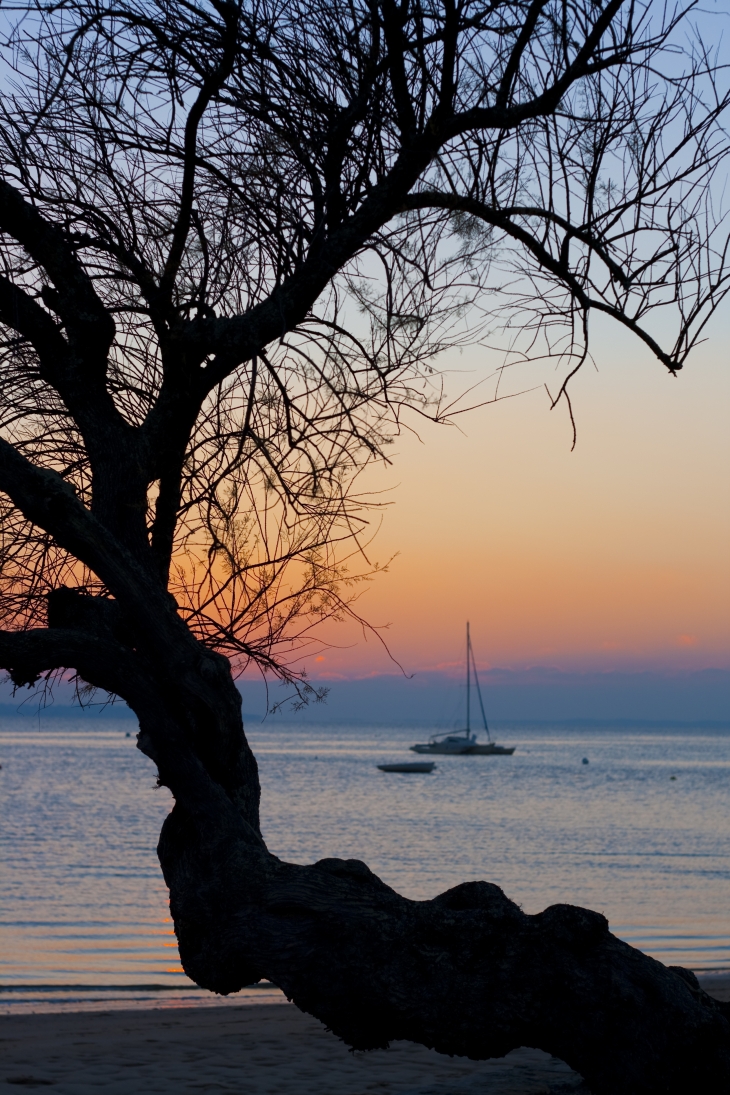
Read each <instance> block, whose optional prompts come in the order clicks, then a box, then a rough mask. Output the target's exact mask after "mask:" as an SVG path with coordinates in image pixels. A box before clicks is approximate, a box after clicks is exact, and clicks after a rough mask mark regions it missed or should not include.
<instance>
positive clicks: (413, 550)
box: [307, 324, 730, 677]
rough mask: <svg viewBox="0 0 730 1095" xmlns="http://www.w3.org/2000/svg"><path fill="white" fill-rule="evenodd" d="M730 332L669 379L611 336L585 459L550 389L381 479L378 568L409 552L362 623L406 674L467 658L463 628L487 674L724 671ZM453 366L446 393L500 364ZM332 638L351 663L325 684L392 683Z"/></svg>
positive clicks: (581, 394) (581, 438) (729, 578)
mask: <svg viewBox="0 0 730 1095" xmlns="http://www.w3.org/2000/svg"><path fill="white" fill-rule="evenodd" d="M727 334H728V332H727V331H726V330H723V329H722V328H721V327H720V325H719V324H717V325H716V327H715V331H714V334H713V337H712V338H711V340H710V342H709V344H708V345H707V346H706V347H703V348H701V349H700V351H698V353H697V355H696V357H695V359H694V361H691V362H690V364H689V366H688V367H687V368H686V370H685V371H684V373H682V374H680V376H679V377H678V378H677V379H672V378H671V377H670V376H668V374H666V372H665V371H664V369H663V368H662V366H661V365H659V364H658V363H657V362H655V361H654V360H652V359H651V358H650V357H649V355H648V354H646V353H644V352H643V351H642V349H641V347H639V346H638V345H637V343H635V342H633V341H632V340H631V339H630V338H629V337H628V336H627V335H624V333H623V332H621V331H620V330H617V329H616V328H615V327H611V328H604V329H603V330H602V331H600V332H599V338H598V340H597V343H594V352H595V355H596V358H597V364H598V371H596V370H595V369H594V368H592V367H586V368H585V371H584V372H583V373H582V374H581V375H579V377H577V378H576V381H575V384H574V386H573V389H572V391H573V401H574V406H575V411H576V416H577V420H578V445H577V448H576V451H575V452H573V453H571V451H570V443H571V434H570V427H569V423H568V419H567V414H566V412H565V410H564V409H558V410H556V411H553V412H550V411H549V405H548V399H547V395H546V393H545V392H544V390H538V391H533V392H531V393H528V394H525V395H523V396H520V397H519V398H517V399H510V400H506V401H504V402H501V403H499V404H496V405H492V406H488V407H485V408H483V409H481V410H479V411H476V412H473V413H471V414H469V415H468V416H464V417H462V418H460V419H459V428H458V429H457V428H443V427H432V426H428V427H426V428H423V427H422V426H421V427H419V429H421V441H420V442H419V441H417V440H415V439H414V438H412V437H403V438H402V439H401V440H400V441H399V442H398V443H397V444H396V446H395V450H396V452H395V454H394V465H393V467H392V468H390V469H388V470H387V471H377V472H373V473H371V476H370V480H369V483H370V486H371V489H373V490H380V489H386V490H388V491H389V494H388V497H389V498H390V499H391V501H392V506H391V507H390V508H389V510H388V511H387V512H386V514H385V516H384V519H383V524H382V528H381V530H380V533H379V535H378V537H377V539H376V541H375V544H374V546H373V548H372V556H373V558H376V559H378V560H379V561H380V562H383V561H384V560H385V559H386V558H387V557H388V556H389V555H391V554H393V553H394V552H398V553H399V554H398V557H397V558H396V560H395V561H394V562H393V564H392V565H391V568H390V572H389V573H388V574H386V575H383V576H381V577H380V578H379V579H377V580H376V581H375V582H374V583H373V584H372V585H371V586H370V587H369V588H368V590H367V592H366V593H365V594H364V596H363V597H362V598H361V601H360V610H361V612H362V614H363V615H365V616H366V617H367V618H368V619H369V620H370V621H371V622H372V623H374V624H378V625H383V624H388V625H390V626H389V627H388V630H387V632H386V635H387V639H388V643H389V645H390V647H391V649H392V651H393V653H394V655H395V656H396V657H397V658H398V659H399V660H400V661H401V662H402V663H403V665H404V667H405V668H406V669H407V670H409V671H413V670H424V669H429V668H437V667H441V668H444V667H446V666H447V665H449V664H450V663H454V662H458V661H459V659H461V658H463V653H462V644H463V630H464V622H465V620H466V619H467V618H469V619H470V620H471V624H472V633H473V637H474V642H475V647H476V651H477V660H478V662H479V663H480V664H481V665H483V666H485V667H486V666H488V665H493V666H512V667H519V666H526V665H554V666H559V667H562V668H566V669H568V668H573V669H577V668H582V667H584V668H586V669H588V668H591V669H601V668H605V669H613V668H637V669H639V668H649V667H656V668H672V667H676V668H685V669H690V668H703V667H709V666H728V665H730V570H729V568H728V558H729V557H730V556H729V551H728V549H729V548H730V505H728V503H729V502H730V497H729V494H730V491H729V490H728V470H729V469H730V429H728V408H729V407H730V376H728V369H727V364H726V358H727V353H726V351H725V352H723V350H722V346H723V344H725V345H726V344H727V341H726V340H727ZM449 364H450V365H451V366H452V367H453V368H454V369H459V370H460V371H461V375H460V376H453V377H452V378H451V379H450V380H449V382H448V384H449V388H450V389H451V390H456V389H458V388H459V387H461V386H463V387H466V386H467V385H468V384H469V383H470V382H471V381H472V380H473V379H474V378H476V377H478V376H479V375H480V371H481V373H482V374H484V373H485V372H486V371H488V370H489V369H490V367H493V361H490V360H489V358H488V357H487V355H486V354H482V353H481V352H480V353H479V354H477V353H476V352H472V353H470V354H469V355H467V356H464V357H461V358H456V359H452V361H451V362H450V363H449ZM534 375H535V376H539V379H543V380H544V379H547V380H548V382H549V383H550V382H551V381H552V379H553V378H552V375H551V374H550V373H549V372H546V371H544V370H543V371H542V373H540V374H534ZM530 380H531V377H528V376H527V374H524V381H523V383H529V382H530ZM512 382H513V383H518V381H517V379H516V378H515V379H514V381H512ZM327 636H328V638H329V639H330V641H332V642H334V643H337V644H338V646H339V647H340V649H332V650H328V651H325V652H324V654H323V655H321V656H320V658H319V659H318V660H316V661H315V660H314V658H312V659H309V660H308V662H307V666H308V670H309V672H310V673H311V675H312V676H313V677H326V676H329V675H333V676H338V675H345V676H362V675H367V674H370V673H377V672H392V671H394V668H395V667H393V665H392V663H389V661H388V659H387V657H386V656H385V655H384V654H383V652H382V651H381V650H380V649H379V646H378V644H377V643H376V642H374V641H373V640H372V639H370V640H368V641H363V638H362V636H361V635H360V634H358V633H357V632H356V631H354V630H353V629H351V628H348V627H346V626H342V625H340V626H336V627H330V628H328V630H327Z"/></svg>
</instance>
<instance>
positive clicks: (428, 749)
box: [411, 742, 515, 757]
mask: <svg viewBox="0 0 730 1095" xmlns="http://www.w3.org/2000/svg"><path fill="white" fill-rule="evenodd" d="M411 751H412V752H413V753H431V754H437V755H439V756H448V757H511V756H512V754H513V753H514V751H515V746H511V747H510V746H507V745H495V744H494V743H493V742H490V743H489V744H487V745H449V744H447V743H442V742H434V743H429V744H423V745H412V746H411Z"/></svg>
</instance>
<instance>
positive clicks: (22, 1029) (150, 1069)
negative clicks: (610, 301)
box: [0, 974, 730, 1095]
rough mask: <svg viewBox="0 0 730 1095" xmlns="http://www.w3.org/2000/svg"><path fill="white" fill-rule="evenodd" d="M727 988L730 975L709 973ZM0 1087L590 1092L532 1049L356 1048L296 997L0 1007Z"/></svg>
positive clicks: (726, 992) (197, 1092)
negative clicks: (294, 1001)
mask: <svg viewBox="0 0 730 1095" xmlns="http://www.w3.org/2000/svg"><path fill="white" fill-rule="evenodd" d="M703 982H704V985H705V987H706V988H707V989H708V990H709V991H711V992H712V993H713V995H715V996H717V997H718V998H723V999H729V998H730V975H727V974H725V975H717V974H715V975H710V976H708V977H704V978H703ZM0 1057H1V1059H2V1066H1V1067H0V1093H1V1092H8V1093H9V1092H17V1091H18V1090H19V1089H20V1088H31V1087H32V1088H40V1087H47V1086H53V1089H54V1091H55V1092H57V1093H58V1095H91V1093H94V1092H103V1093H104V1095H153V1093H154V1095H157V1093H159V1095H182V1093H190V1095H202V1093H205V1092H210V1093H211V1095H212V1093H218V1092H237V1093H250V1095H367V1093H374V1095H378V1093H382V1095H477V1093H480V1095H568V1093H570V1095H587V1088H586V1087H585V1085H583V1083H582V1082H581V1079H580V1077H579V1076H577V1075H576V1073H574V1072H572V1071H571V1069H569V1068H568V1067H567V1065H565V1064H564V1063H563V1062H561V1061H558V1060H556V1059H555V1058H552V1057H550V1056H548V1054H546V1053H542V1052H540V1051H539V1050H534V1049H519V1050H515V1051H514V1052H513V1053H510V1054H509V1055H508V1056H507V1057H505V1058H503V1059H501V1060H495V1061H479V1062H475V1061H467V1060H463V1059H460V1058H453V1059H452V1058H449V1057H443V1056H441V1055H439V1054H437V1053H434V1052H432V1051H430V1050H426V1049H424V1048H423V1047H421V1046H416V1045H412V1044H411V1043H405V1042H399V1043H395V1044H394V1045H393V1046H392V1047H391V1048H390V1049H389V1050H379V1051H376V1052H373V1053H350V1052H349V1051H348V1050H347V1048H346V1047H345V1046H344V1045H343V1044H342V1043H341V1042H339V1041H338V1040H337V1039H335V1038H334V1037H333V1036H332V1035H331V1034H328V1033H327V1032H326V1031H325V1030H324V1028H323V1027H322V1025H321V1024H320V1023H319V1022H317V1021H316V1020H314V1019H312V1018H310V1017H309V1016H306V1015H303V1014H302V1013H301V1012H299V1011H298V1010H297V1009H296V1008H295V1007H293V1006H292V1005H290V1004H286V1003H280V1004H274V1003H267V1004H249V1005H243V1006H235V1005H227V1006H225V1007H207V1008H180V1009H172V1008H160V1009H149V1010H138V1011H114V1012H85V1013H84V1012H75V1013H74V1012H71V1013H63V1014H44V1015H10V1016H4V1017H2V1018H0Z"/></svg>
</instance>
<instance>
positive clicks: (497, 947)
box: [140, 674, 730, 1095]
mask: <svg viewBox="0 0 730 1095" xmlns="http://www.w3.org/2000/svg"><path fill="white" fill-rule="evenodd" d="M223 679H224V674H221V678H220V683H223ZM186 683H187V686H188V687H190V684H191V682H190V681H188V682H186ZM193 691H199V690H198V689H193ZM234 693H235V689H234V686H233V683H232V681H230V678H229V679H228V684H227V685H226V686H225V687H224V688H223V689H222V690H221V695H220V706H219V707H218V708H217V710H216V712H215V718H211V717H210V716H211V714H212V713H211V712H209V713H208V725H209V736H206V735H205V734H204V733H203V731H202V729H201V739H202V738H205V740H206V749H207V752H208V756H209V757H211V758H215V754H216V748H215V740H216V733H218V732H217V731H216V732H213V733H212V734H211V733H210V727H211V726H212V725H213V724H214V723H215V722H217V723H218V724H219V725H220V726H225V728H226V730H225V736H226V738H227V741H228V745H227V746H225V749H224V751H225V752H226V753H227V756H228V760H227V765H228V771H229V773H231V775H232V778H231V780H230V781H229V786H228V787H227V788H226V789H225V790H224V788H223V787H222V786H221V785H220V783H218V782H217V781H216V780H214V779H211V778H210V775H209V773H208V771H207V770H206V764H205V763H203V762H202V761H201V758H200V757H199V756H197V755H195V754H194V752H193V751H190V753H189V754H188V755H187V757H185V758H181V757H180V756H179V755H178V756H177V757H169V758H168V754H167V750H166V748H165V745H164V740H162V741H158V737H161V736H158V735H157V734H156V733H155V729H154V727H153V726H150V727H149V728H148V727H146V725H145V718H144V712H140V715H141V725H142V733H141V735H140V745H141V748H142V749H143V750H144V751H145V752H148V753H149V754H150V755H152V756H153V757H154V759H155V760H156V762H157V763H158V765H159V766H160V773H161V778H162V780H163V782H165V783H168V784H169V786H170V787H171V789H172V790H173V793H174V794H175V797H176V804H175V806H174V808H173V810H172V812H171V814H170V815H169V817H168V818H167V820H166V821H165V824H164V827H163V830H162V835H161V838H160V843H159V848H158V852H159V856H160V862H161V864H162V869H163V872H164V875H165V879H166V881H167V884H168V886H169V888H170V907H171V910H172V915H173V919H174V923H175V931H176V934H177V937H178V942H179V946H180V956H181V960H182V964H183V967H184V969H185V971H186V972H187V974H188V975H189V976H190V977H191V978H192V979H193V980H194V981H195V982H196V983H197V984H199V985H201V986H203V987H205V988H208V989H211V990H212V991H214V992H219V993H224V994H226V993H231V992H236V991H237V990H238V989H240V988H242V987H243V986H244V985H248V984H251V983H252V982H255V981H258V980H260V979H262V978H267V979H269V980H271V981H272V982H273V983H274V984H276V985H279V986H280V987H281V988H282V989H283V991H284V992H285V993H286V995H287V996H288V997H289V998H290V999H291V1000H293V1001H294V1003H295V1004H296V1005H297V1006H298V1007H300V1008H301V1009H302V1010H304V1011H307V1012H309V1013H310V1014H312V1015H314V1016H316V1017H317V1018H318V1019H320V1020H321V1021H322V1022H323V1023H325V1024H326V1025H327V1027H328V1028H329V1029H331V1030H332V1031H333V1032H334V1034H336V1035H337V1036H339V1037H340V1038H342V1039H343V1040H344V1041H345V1042H346V1043H347V1044H348V1045H350V1046H352V1047H354V1048H357V1049H370V1048H376V1047H383V1046H387V1045H388V1043H389V1042H390V1041H392V1040H394V1039H408V1040H411V1041H415V1042H419V1043H422V1044H423V1045H426V1046H429V1047H433V1048H435V1049H436V1050H438V1051H440V1052H442V1053H448V1054H455V1055H463V1056H467V1057H470V1058H473V1059H483V1058H488V1057H499V1056H503V1055H504V1054H506V1053H508V1052H509V1051H510V1050H511V1049H514V1048H516V1047H518V1046H523V1045H527V1046H535V1047H538V1048H540V1049H543V1050H546V1051H547V1052H549V1053H551V1054H553V1055H554V1056H557V1057H560V1058H561V1059H562V1060H564V1061H566V1062H567V1063H568V1064H569V1065H570V1066H571V1067H572V1068H574V1069H575V1070H576V1071H578V1072H579V1073H581V1075H583V1076H584V1077H585V1079H586V1081H587V1082H588V1084H589V1086H590V1088H591V1090H592V1092H594V1093H595V1095H654V1093H656V1095H659V1093H660V1092H661V1093H676V1095H688V1093H689V1092H698V1093H700V1092H701V1093H702V1095H711V1093H715V1092H716V1093H718V1095H720V1093H721V1092H722V1093H724V1092H726V1091H727V1090H729V1089H730V1022H729V1021H728V1019H729V1017H730V1008H728V1006H727V1005H723V1004H720V1003H718V1002H717V1001H715V1000H713V999H711V998H710V997H709V996H707V994H706V993H704V992H703V991H702V990H701V989H700V988H699V985H698V984H697V982H696V979H695V978H694V976H693V975H692V974H691V973H690V972H689V971H686V970H680V969H676V968H667V967H665V966H663V965H662V964H661V963H659V962H657V961H655V960H654V959H652V958H649V957H647V956H646V955H644V954H642V953H641V952H640V951H638V950H635V949H634V948H632V947H630V946H628V944H626V943H624V942H622V941H621V940H619V939H617V938H616V937H615V936H613V935H612V934H611V933H610V932H609V930H608V923H607V921H606V919H605V918H604V917H603V916H602V915H600V914H599V913H595V912H590V911H588V910H586V909H580V908H576V907H574V906H571V905H553V906H551V907H550V908H548V909H546V910H545V911H544V912H542V913H539V914H537V915H535V916H529V915H527V914H525V913H524V912H522V911H521V909H520V908H519V907H518V906H517V905H516V904H514V902H512V901H510V900H509V898H507V897H506V896H505V894H504V893H503V892H502V891H501V890H500V889H499V887H497V886H494V885H492V884H490V883H488V882H468V883H464V884H463V885H461V886H457V887H455V888H454V889H452V890H449V891H447V892H446V893H443V894H441V895H440V896H438V897H436V898H434V899H433V900H431V901H411V900H408V899H406V898H404V897H401V896H400V895H399V894H397V893H396V892H395V891H394V890H392V889H391V888H390V887H389V886H387V885H385V883H383V882H382V881H381V880H380V879H379V878H377V877H376V876H375V875H374V874H373V873H372V872H371V871H370V870H369V868H368V867H367V866H366V865H365V864H364V863H361V862H360V861H358V860H340V859H325V860H322V861H320V862H319V863H314V864H312V865H309V866H300V865H296V864H291V863H284V862H282V861H281V860H279V859H277V858H276V856H274V855H272V854H271V853H270V852H269V851H268V850H267V849H266V847H265V845H264V843H263V841H262V839H261V836H260V833H259V829H258V817H257V801H258V783H257V777H256V766H255V762H254V761H253V758H252V755H251V753H250V750H249V747H248V745H247V743H246V740H245V737H244V733H243V727H242V724H241V721H240V714H239V708H238V704H237V693H235V695H234ZM211 739H212V740H211ZM234 740H235V742H236V743H237V755H234V754H233V753H231V745H230V743H231V742H232V741H234ZM212 763H214V764H217V765H220V763H221V762H220V758H215V759H213V760H212ZM178 770H180V772H181V774H180V775H179V774H178ZM233 773H235V776H233ZM183 785H184V786H183ZM237 804H238V805H237Z"/></svg>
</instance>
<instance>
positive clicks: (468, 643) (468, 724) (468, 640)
mask: <svg viewBox="0 0 730 1095" xmlns="http://www.w3.org/2000/svg"><path fill="white" fill-rule="evenodd" d="M470 654H471V638H470V636H469V621H468V620H467V621H466V733H467V737H468V736H469V733H470V731H471V722H470V715H471V712H470V701H471V694H470V692H471V689H470V685H471V681H470V679H469V670H470V668H471V667H470V664H469V655H470Z"/></svg>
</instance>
